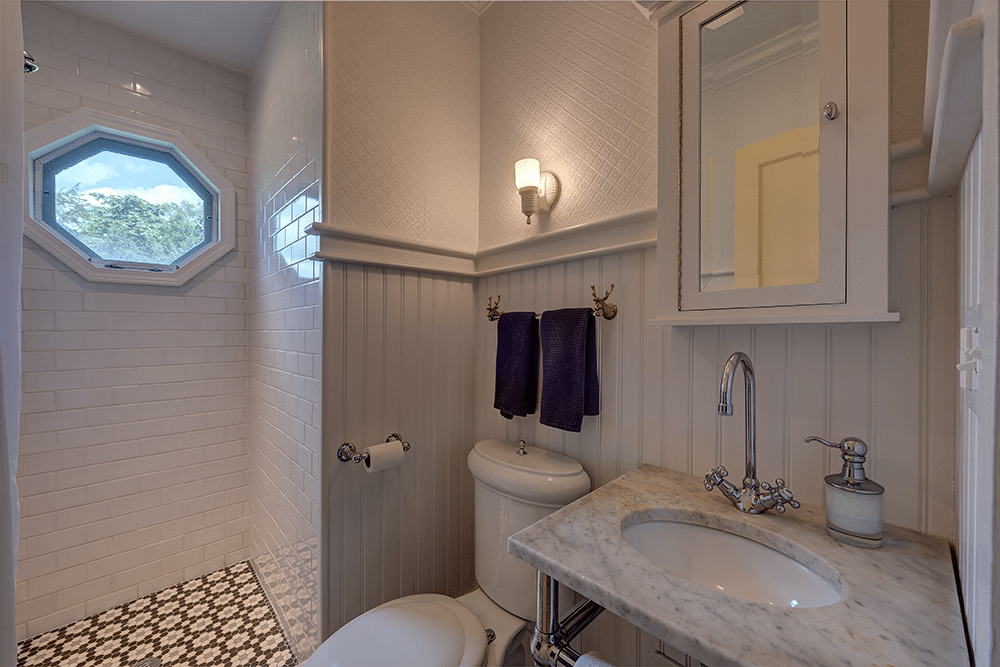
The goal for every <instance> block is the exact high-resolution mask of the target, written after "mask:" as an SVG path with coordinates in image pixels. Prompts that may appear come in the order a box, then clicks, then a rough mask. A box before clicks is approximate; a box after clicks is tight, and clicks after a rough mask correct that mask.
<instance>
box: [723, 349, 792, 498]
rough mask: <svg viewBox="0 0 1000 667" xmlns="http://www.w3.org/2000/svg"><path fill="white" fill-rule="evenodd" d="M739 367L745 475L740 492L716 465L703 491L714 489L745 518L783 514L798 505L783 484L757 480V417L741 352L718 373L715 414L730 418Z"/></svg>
mask: <svg viewBox="0 0 1000 667" xmlns="http://www.w3.org/2000/svg"><path fill="white" fill-rule="evenodd" d="M740 366H742V367H743V377H744V381H745V383H746V472H745V475H744V477H743V488H737V487H736V486H734V485H733V484H731V483H730V482H727V481H725V479H724V478H725V477H726V476H727V475H728V474H729V472H728V471H727V470H726V469H725V467H723V466H721V465H720V466H717V467H716V468H713V469H712V470H709V471H708V472H707V473H705V490H707V491H711V490H712V489H714V488H715V487H716V486H718V487H719V489H720V490H721V491H722V493H723V495H725V496H726V497H727V498H729V500H730V501H731V502H732V503H733V505H734V506H735V507H736V508H737V509H739V510H740V511H743V512H746V513H748V514H763V513H764V512H766V511H767V510H769V509H773V510H774V511H775V512H779V513H781V512H784V511H785V505H786V504H787V505H791V506H792V508H794V509H798V508H799V507H800V505H799V503H798V501H796V500H794V499H793V498H792V491H791V489H789V488H788V487H786V486H785V480H783V479H781V478H778V479H777V480H776V481H775V483H774V486H773V487H772V486H771V485H770V484H768V483H767V482H761V481H759V480H758V479H757V425H756V423H755V421H754V420H755V417H756V413H757V401H756V387H755V381H754V373H753V364H752V363H751V362H750V357H748V356H747V355H746V354H744V353H743V352H734V353H733V354H732V355H731V356H730V357H729V359H728V360H727V361H726V367H725V368H724V369H723V371H722V380H721V381H720V382H719V414H720V415H722V416H724V417H728V416H732V414H733V402H732V395H733V377H734V376H735V375H736V369H737V368H738V367H740Z"/></svg>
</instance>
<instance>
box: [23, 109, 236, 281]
mask: <svg viewBox="0 0 1000 667" xmlns="http://www.w3.org/2000/svg"><path fill="white" fill-rule="evenodd" d="M101 136H108V137H111V138H113V139H117V140H121V141H126V142H130V143H134V144H137V145H139V146H146V147H149V148H151V149H155V150H158V151H165V152H168V153H170V154H172V155H173V156H174V157H175V158H177V160H178V162H180V164H181V165H182V166H183V167H184V168H186V169H187V170H188V171H189V172H190V173H191V174H192V175H194V176H195V177H196V178H197V179H198V180H199V181H200V182H201V183H202V184H203V185H204V186H205V188H206V189H207V190H208V191H209V192H210V193H211V194H212V195H213V198H214V202H215V204H214V206H213V220H212V238H211V240H210V241H209V242H208V243H206V244H205V245H203V246H202V247H201V248H199V249H198V251H197V252H194V253H192V254H191V255H189V256H188V257H186V258H184V259H183V260H181V261H180V262H179V263H178V264H177V265H176V266H168V265H156V264H138V263H123V262H105V261H95V260H94V258H92V257H89V256H88V255H87V254H85V253H84V252H82V251H81V250H80V249H79V248H77V247H76V246H75V245H73V244H71V243H70V242H69V241H68V240H67V239H66V238H65V237H63V235H62V234H60V233H59V232H57V231H55V230H54V229H53V228H52V227H51V226H50V225H49V224H47V223H46V222H45V220H43V219H42V199H41V198H42V193H41V192H40V188H39V187H38V183H39V182H40V177H39V175H40V173H41V169H42V165H43V164H44V163H45V161H46V160H47V159H51V158H52V156H53V154H59V153H61V152H63V151H64V150H65V149H67V147H68V146H70V145H74V146H76V145H80V142H81V140H82V139H86V138H89V137H93V138H97V137H101ZM83 143H86V142H83ZM25 159H26V162H27V163H26V165H25V173H26V174H28V175H29V177H28V178H25V179H24V180H25V187H26V193H25V196H26V203H27V206H25V211H26V215H25V219H24V234H25V236H27V237H28V238H30V239H31V240H33V241H35V242H36V243H38V244H39V245H40V246H42V247H43V248H45V249H46V250H48V251H49V252H50V253H52V254H53V255H54V256H55V257H56V258H58V259H59V260H61V261H62V262H63V263H64V264H66V265H67V266H68V267H69V268H71V269H73V271H75V272H76V273H78V274H79V275H80V276H81V277H83V278H84V279H86V280H89V281H92V282H103V283H126V284H137V285H167V286H180V285H183V284H184V283H186V282H187V281H189V280H190V279H191V278H193V277H194V276H196V275H197V274H198V273H200V272H201V271H203V270H204V269H206V268H207V267H208V266H210V265H211V264H213V263H214V262H215V261H217V260H219V259H221V258H222V257H223V256H224V255H225V254H226V253H228V252H229V251H230V250H232V249H234V248H235V247H236V190H235V188H234V187H233V186H232V185H231V184H230V183H229V181H227V180H226V178H225V177H224V176H223V175H222V174H221V172H219V170H218V169H216V168H215V167H214V166H213V165H212V164H211V163H210V162H209V161H208V160H207V159H206V158H205V157H204V156H203V155H202V154H201V153H200V152H199V151H198V149H197V148H195V147H194V145H193V144H191V142H189V141H188V140H187V139H186V138H185V137H184V135H182V134H180V133H179V132H175V131H173V130H168V129H166V128H162V127H158V126H156V125H151V124H149V123H145V122H142V121H140V120H136V119H131V118H123V117H121V116H116V115H114V114H109V113H106V112H102V111H96V110H94V109H87V108H83V109H77V110H76V111H73V112H71V113H68V114H65V115H63V116H60V117H59V118H56V119H54V120H52V121H49V122H48V123H45V124H43V125H39V126H38V127H34V128H32V129H30V130H28V131H27V132H25Z"/></svg>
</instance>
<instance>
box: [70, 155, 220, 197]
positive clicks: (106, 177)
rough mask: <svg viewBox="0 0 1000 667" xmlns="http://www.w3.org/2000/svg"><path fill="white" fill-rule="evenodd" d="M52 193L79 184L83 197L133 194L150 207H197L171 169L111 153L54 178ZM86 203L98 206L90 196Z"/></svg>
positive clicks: (187, 187) (189, 193)
mask: <svg viewBox="0 0 1000 667" xmlns="http://www.w3.org/2000/svg"><path fill="white" fill-rule="evenodd" d="M55 184H56V190H57V191H59V190H64V189H69V188H72V187H73V186H75V185H77V184H79V186H80V190H79V193H80V194H81V195H83V196H86V195H93V194H106V195H118V196H124V195H129V194H131V195H136V196H137V197H140V198H141V199H144V200H146V201H148V202H149V203H151V204H163V203H167V202H177V203H180V202H181V201H190V202H191V203H194V204H201V201H202V200H201V198H200V197H199V196H198V194H197V193H196V192H195V191H194V190H192V189H191V188H190V186H188V185H187V184H186V183H185V182H184V181H183V180H181V178H180V177H179V176H178V175H177V174H176V173H174V171H173V169H171V168H170V167H168V166H167V165H165V164H162V163H160V162H156V161H154V160H146V159H143V158H139V157H133V156H130V155H122V154H120V153H115V152H113V151H109V150H106V151H101V152H100V153H98V154H97V155H94V156H93V157H90V158H87V159H86V160H83V161H81V162H78V163H76V164H74V165H73V166H71V167H69V168H67V169H63V170H62V171H60V172H59V173H57V174H56V176H55ZM88 199H89V200H90V203H92V204H99V203H100V202H99V201H97V200H96V199H95V198H93V197H88Z"/></svg>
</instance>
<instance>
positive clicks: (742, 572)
mask: <svg viewBox="0 0 1000 667" xmlns="http://www.w3.org/2000/svg"><path fill="white" fill-rule="evenodd" d="M622 534H623V535H624V536H625V540H626V541H627V542H628V543H629V544H631V545H632V546H633V547H634V548H635V549H636V550H637V551H638V552H639V553H641V554H642V555H643V556H645V557H646V558H648V559H649V560H651V561H653V562H654V563H655V564H657V565H659V566H660V567H662V568H663V569H664V570H666V571H667V572H669V573H670V574H672V575H674V576H676V577H680V578H682V579H686V580H688V581H690V582H693V583H695V584H699V585H701V586H704V587H706V588H709V589H712V590H717V591H721V592H723V593H725V594H726V595H731V596H733V597H737V598H742V599H743V600H750V601H751V602H763V603H765V604H769V605H773V606H775V607H796V608H798V607H825V606H826V605H828V604H833V603H834V602H836V601H837V600H839V599H840V598H841V593H840V592H838V591H837V589H836V588H834V587H833V586H832V585H831V584H830V582H828V581H827V580H826V579H824V578H823V577H822V576H820V575H819V574H817V573H816V572H814V571H813V570H811V569H809V568H808V567H806V566H805V565H803V564H801V563H799V562H798V561H796V560H794V559H792V558H789V557H788V556H786V555H785V554H783V553H781V552H780V551H775V550H774V549H772V548H770V547H766V546H764V545H762V544H759V543H757V542H754V541H753V540H750V539H747V538H745V537H741V536H739V535H734V534H733V533H728V532H726V531H723V530H717V529H715V528H709V527H708V526H702V525H699V524H691V523H680V522H677V521H643V522H641V523H637V524H634V525H631V526H628V527H627V528H625V529H623V530H622Z"/></svg>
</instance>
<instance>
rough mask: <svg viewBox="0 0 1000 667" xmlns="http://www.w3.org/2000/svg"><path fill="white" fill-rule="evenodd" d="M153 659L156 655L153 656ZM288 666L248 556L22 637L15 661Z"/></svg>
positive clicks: (291, 660) (30, 665) (48, 666)
mask: <svg viewBox="0 0 1000 667" xmlns="http://www.w3.org/2000/svg"><path fill="white" fill-rule="evenodd" d="M157 661H158V662H157ZM140 664H141V665H142V667H153V666H154V665H157V664H159V665H160V667H292V666H293V665H295V664H296V660H295V656H294V655H293V654H292V652H291V650H290V648H289V646H288V642H287V641H285V637H284V635H283V634H282V632H281V627H280V626H279V625H278V622H277V619H276V618H275V616H274V611H273V610H272V609H271V605H270V604H269V603H268V600H267V596H266V595H265V594H264V590H263V589H262V588H261V585H260V582H258V580H257V577H256V575H255V574H254V571H253V567H251V565H250V561H243V562H241V563H237V564H235V565H231V566H229V567H227V568H224V569H222V570H217V571H216V572H212V573H211V574H207V575H205V576H203V577H199V578H197V579H192V580H191V581H187V582H184V583H183V584H178V585H177V586H172V587H171V588H167V589H164V590H162V591H160V592H158V593H154V594H152V595H147V596H146V597H143V598H139V599H138V600H133V601H131V602H127V603H125V604H123V605H121V606H118V607H115V608H114V609H109V610H108V611H106V612H103V613H101V614H97V615H95V616H91V617H89V618H85V619H83V620H82V621H77V622H76V623H71V624H70V625H66V626H63V627H61V628H57V629H55V630H52V631H50V632H46V633H44V634H41V635H38V636H36V637H32V638H30V639H25V640H24V641H22V642H20V643H19V644H18V645H17V667H132V666H134V665H135V666H137V665H140Z"/></svg>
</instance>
